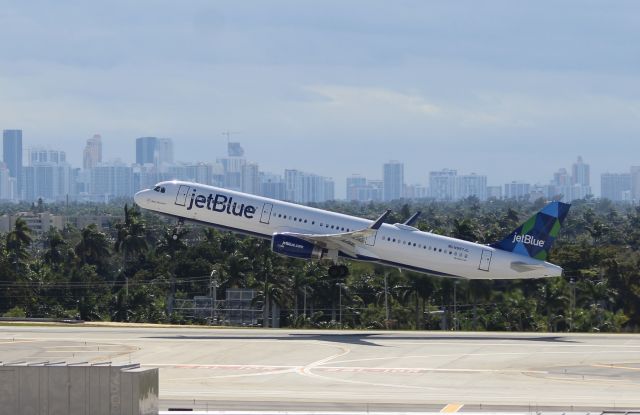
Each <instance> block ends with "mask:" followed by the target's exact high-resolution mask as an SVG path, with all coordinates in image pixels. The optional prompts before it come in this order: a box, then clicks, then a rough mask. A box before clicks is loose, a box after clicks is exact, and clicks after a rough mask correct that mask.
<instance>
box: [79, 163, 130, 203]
mask: <svg viewBox="0 0 640 415" xmlns="http://www.w3.org/2000/svg"><path fill="white" fill-rule="evenodd" d="M133 192H134V188H133V169H132V167H131V166H127V165H126V164H124V163H110V164H100V165H98V166H96V167H94V168H93V169H91V185H90V193H91V195H92V200H95V201H100V202H104V203H107V202H109V200H111V199H113V198H115V197H131V195H132V194H133Z"/></svg>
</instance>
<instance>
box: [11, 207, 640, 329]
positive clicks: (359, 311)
mask: <svg viewBox="0 0 640 415" xmlns="http://www.w3.org/2000/svg"><path fill="white" fill-rule="evenodd" d="M407 203H408V204H404V203H402V202H399V203H398V204H396V205H393V206H388V205H381V204H374V203H371V204H366V205H362V204H355V203H341V202H331V203H325V204H323V205H322V206H321V207H323V208H326V209H330V210H334V211H340V212H344V213H348V214H354V215H358V216H367V217H370V218H375V217H376V216H378V214H379V213H380V212H382V211H383V210H384V209H386V208H389V207H391V208H392V209H394V213H393V215H392V217H391V218H389V220H388V221H389V222H391V223H393V222H401V221H403V220H404V219H406V218H407V217H408V216H409V215H410V213H411V212H414V211H416V210H421V211H422V212H423V214H422V216H421V219H420V220H419V222H418V223H417V225H416V226H417V227H419V228H420V229H423V230H429V231H432V232H434V233H439V234H443V235H450V236H454V237H458V238H462V239H466V240H472V241H479V242H481V243H489V242H493V241H496V240H498V239H500V238H501V237H503V236H504V235H506V234H507V233H508V232H510V231H511V230H512V229H514V228H515V227H516V226H517V225H518V224H519V223H520V222H522V221H523V220H524V219H526V218H527V217H528V216H529V215H530V214H532V213H533V212H534V211H536V210H538V209H539V208H540V207H541V206H542V205H543V202H542V201H536V202H534V203H528V202H516V201H489V202H483V203H480V202H479V201H477V200H475V199H473V198H470V199H467V200H464V201H461V202H458V203H436V202H431V201H424V202H407ZM124 204H125V203H124V202H122V203H121V204H112V205H109V206H99V205H77V206H43V205H42V204H39V205H34V206H31V207H28V206H15V205H11V206H5V207H3V210H4V213H7V212H9V211H16V210H26V209H31V210H35V211H38V210H40V211H42V210H45V209H46V210H48V211H53V212H57V213H64V214H67V215H69V216H72V215H81V214H97V213H104V212H110V213H112V214H116V215H118V217H119V218H120V219H119V220H118V221H117V223H114V224H113V226H112V227H111V228H110V229H109V230H108V231H106V232H101V231H100V230H98V228H97V227H96V226H95V225H90V226H87V227H85V228H83V229H75V228H73V227H71V226H67V227H66V228H65V229H64V230H63V231H57V230H55V229H51V230H49V232H47V233H46V234H45V235H43V236H42V237H39V238H35V236H34V235H33V234H32V233H31V232H30V230H29V229H28V228H27V227H26V225H25V223H24V221H21V220H18V221H17V222H16V226H15V229H14V230H12V231H11V232H9V233H8V234H6V235H3V237H2V238H1V239H0V315H5V316H28V317H58V318H81V319H83V320H112V321H137V322H171V321H172V322H182V321H184V319H183V318H182V317H180V315H178V314H177V313H173V312H172V305H173V303H174V299H176V298H192V297H194V296H206V295H209V292H210V281H211V277H210V276H211V275H212V271H213V270H215V276H216V279H217V281H218V282H219V288H218V290H217V292H218V293H219V297H220V298H222V293H223V292H224V289H226V288H230V287H250V288H255V289H256V290H257V291H258V292H259V295H258V298H257V299H256V304H257V305H259V304H260V303H261V302H262V300H263V299H264V298H265V294H266V297H267V298H269V299H270V301H268V303H269V304H271V303H275V304H277V305H278V306H279V307H280V309H281V310H282V316H283V320H282V323H283V325H286V326H291V327H339V326H343V327H354V328H369V327H371V328H382V327H385V326H391V327H395V328H401V329H440V328H445V329H460V330H518V331H520V330H527V331H568V330H573V331H622V330H624V331H637V330H638V329H639V328H640V272H639V271H638V266H639V264H640V208H636V207H633V206H629V205H614V204H612V203H611V202H609V201H606V200H583V201H577V202H575V203H574V206H573V207H572V209H571V211H570V213H569V216H568V218H567V221H566V223H565V226H564V228H563V230H562V231H561V234H560V239H559V240H558V242H557V243H556V246H555V247H554V249H553V250H552V252H551V257H550V258H549V260H550V262H553V263H556V264H558V265H560V266H562V267H563V268H564V269H565V275H566V276H565V277H562V278H552V279H542V280H527V281H462V280H460V281H456V280H452V279H442V278H436V277H429V276H425V275H422V274H417V273H413V272H406V271H402V272H400V271H398V270H396V269H391V268H387V267H382V266H379V265H376V264H369V263H362V262H351V263H348V266H349V270H350V274H349V275H348V276H347V277H346V278H343V279H340V278H335V277H332V276H329V273H328V264H323V263H317V262H306V261H301V260H294V259H290V258H284V257H281V256H278V255H275V254H273V253H272V252H271V250H270V243H269V241H266V240H258V239H254V238H249V237H241V236H237V235H233V234H230V233H222V232H218V231H216V230H213V229H210V228H202V227H190V226H188V227H185V228H183V229H181V230H180V237H179V238H178V239H174V238H172V235H173V231H174V227H175V224H174V223H173V222H167V221H165V220H163V219H161V218H160V217H158V216H156V215H154V214H150V213H142V212H140V211H139V210H138V209H137V208H135V207H129V206H125V207H124V214H122V206H123V205H124ZM385 278H386V280H387V289H386V291H385ZM385 298H386V304H387V307H385ZM387 310H388V313H389V314H388V316H389V320H387V319H386V313H387ZM340 320H341V323H340Z"/></svg>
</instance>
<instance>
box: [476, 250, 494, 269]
mask: <svg viewBox="0 0 640 415" xmlns="http://www.w3.org/2000/svg"><path fill="white" fill-rule="evenodd" d="M491 255H492V252H491V251H489V250H487V249H483V250H482V256H481V257H480V265H479V266H478V269H479V270H480V271H489V266H490V265H491Z"/></svg>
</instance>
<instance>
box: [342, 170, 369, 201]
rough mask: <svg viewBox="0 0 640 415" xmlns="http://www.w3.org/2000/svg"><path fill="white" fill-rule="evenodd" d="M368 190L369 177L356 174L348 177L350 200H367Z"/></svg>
mask: <svg viewBox="0 0 640 415" xmlns="http://www.w3.org/2000/svg"><path fill="white" fill-rule="evenodd" d="M366 191H367V179H366V177H362V176H360V175H357V174H354V175H352V176H351V177H347V200H349V201H363V198H365V200H366V196H365V194H366Z"/></svg>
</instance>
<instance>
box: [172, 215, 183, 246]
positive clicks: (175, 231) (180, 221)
mask: <svg viewBox="0 0 640 415" xmlns="http://www.w3.org/2000/svg"><path fill="white" fill-rule="evenodd" d="M183 226H184V219H183V218H179V219H178V224H177V225H176V227H175V228H173V235H171V238H173V240H174V241H177V240H178V235H179V234H180V231H181V230H182V227H183Z"/></svg>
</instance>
